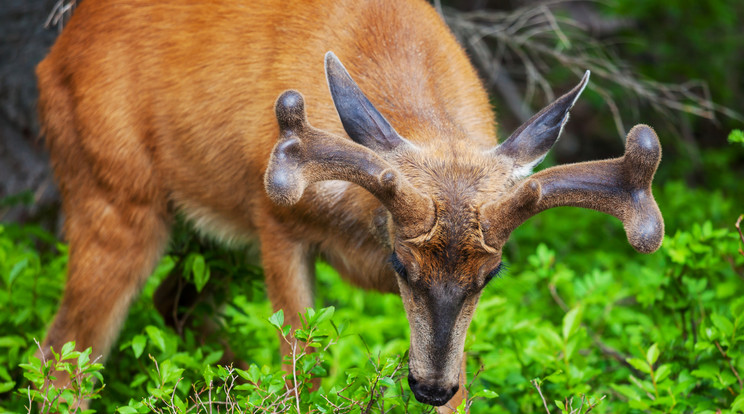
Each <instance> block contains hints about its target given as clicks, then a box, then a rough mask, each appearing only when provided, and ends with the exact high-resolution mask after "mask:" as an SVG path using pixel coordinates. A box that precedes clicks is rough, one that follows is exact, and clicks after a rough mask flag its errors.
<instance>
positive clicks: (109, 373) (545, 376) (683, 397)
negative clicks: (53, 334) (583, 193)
mask: <svg viewBox="0 0 744 414" xmlns="http://www.w3.org/2000/svg"><path fill="white" fill-rule="evenodd" d="M85 1H92V0H85ZM67 4H69V3H66V2H57V1H55V0H5V1H4V2H3V6H2V8H0V309H2V311H1V312H0V412H27V411H36V410H38V409H39V407H40V406H39V405H37V403H40V404H42V405H41V407H43V408H42V410H46V411H50V410H52V411H53V410H57V409H60V410H62V411H65V410H67V409H70V406H69V405H68V403H64V402H63V400H66V401H67V402H69V403H73V402H74V401H76V400H77V399H79V398H81V397H85V396H91V395H92V396H94V397H96V398H95V399H94V400H93V403H92V405H91V407H92V409H95V410H96V411H98V412H115V411H116V412H121V413H133V412H184V411H186V410H191V411H199V412H208V411H209V410H210V408H214V409H215V410H216V407H220V412H222V411H228V412H243V411H251V412H276V411H281V410H285V411H286V412H297V411H301V412H388V411H392V412H426V411H427V410H429V409H430V408H429V407H427V406H423V405H421V404H418V403H417V402H415V400H414V399H413V397H412V396H411V394H410V391H409V389H408V385H407V381H406V380H405V378H406V367H405V359H406V358H405V356H406V352H407V347H408V325H407V321H406V320H405V318H404V317H403V316H402V315H403V310H402V305H401V303H400V299H399V298H397V297H395V296H392V295H382V294H378V293H374V292H362V291H360V290H358V289H355V288H352V287H350V286H348V285H347V284H346V283H345V282H343V281H341V280H340V279H339V277H338V276H337V275H336V274H335V272H334V271H333V270H332V269H330V268H329V267H328V266H327V265H325V264H323V263H321V262H319V263H318V264H317V270H318V272H317V273H318V280H317V301H316V311H314V312H310V313H309V314H308V315H307V326H305V327H302V329H303V332H302V334H303V335H305V336H306V337H307V344H309V345H311V346H312V347H314V348H319V351H318V352H315V353H313V354H311V355H304V354H302V353H300V354H298V356H297V359H298V366H300V367H301V370H300V371H301V372H300V374H301V375H300V376H299V377H298V378H299V379H298V383H297V385H298V386H299V392H298V393H297V394H296V395H295V394H294V392H289V391H288V389H287V388H286V387H285V383H284V381H283V380H282V379H281V373H280V372H279V371H280V369H281V364H280V358H279V355H278V352H277V350H278V340H277V335H276V328H275V327H273V326H272V325H276V324H278V323H279V320H280V315H273V316H272V312H271V307H270V305H269V303H268V302H267V300H266V294H265V289H264V288H263V284H262V273H261V269H260V266H258V265H257V263H258V262H257V261H256V260H255V257H253V256H254V255H253V254H252V253H250V252H248V251H244V250H237V251H236V250H232V251H228V250H225V249H223V248H220V247H219V246H215V245H212V244H211V243H210V242H209V241H205V240H201V239H199V238H197V237H195V236H194V235H193V234H191V233H190V232H189V230H188V226H186V225H182V226H181V229H179V231H178V232H177V236H176V237H175V238H174V240H173V242H172V244H171V247H170V249H169V253H168V255H167V256H166V257H165V259H164V260H163V261H162V263H161V264H160V266H159V267H158V269H157V271H156V272H155V274H154V275H153V277H152V278H151V279H150V281H149V282H148V284H147V285H146V286H145V288H144V291H143V294H142V295H141V297H140V299H139V300H138V301H137V302H136V303H135V304H134V305H133V307H132V310H131V312H130V315H129V318H128V319H127V323H126V326H125V328H124V330H123V331H122V334H121V336H120V338H119V341H118V343H117V344H116V345H115V347H114V351H113V353H112V357H111V358H110V359H109V360H108V361H107V363H106V366H105V368H101V366H100V365H99V364H97V363H96V361H88V360H87V357H86V354H85V353H82V354H81V353H76V352H74V351H72V350H71V349H70V348H68V349H65V350H58V351H60V354H59V358H58V359H61V360H64V362H67V363H70V362H72V363H71V364H69V365H67V368H69V369H70V370H72V371H73V372H78V373H80V375H78V378H79V388H77V389H68V390H64V391H60V390H55V389H50V388H49V387H48V386H47V385H48V383H45V379H48V377H49V368H48V366H47V367H46V368H45V367H44V366H43V364H42V363H41V362H40V361H35V360H34V359H33V358H32V355H33V354H34V352H35V351H36V343H35V341H36V340H39V341H41V340H42V338H43V336H44V329H45V327H46V324H47V323H48V322H49V321H50V320H51V318H52V316H53V315H54V312H55V311H56V309H57V306H58V301H59V298H60V296H61V291H62V287H63V283H64V272H65V265H66V246H65V245H64V242H63V234H61V223H62V220H63V218H62V217H61V216H60V213H59V199H58V193H57V190H56V187H55V184H54V182H53V179H52V177H51V174H50V170H49V167H48V163H47V156H46V154H45V152H44V146H43V138H41V137H39V125H38V120H37V118H36V112H35V100H36V86H35V79H34V76H33V68H34V67H35V65H36V64H37V63H38V62H39V61H40V60H41V59H42V58H43V56H44V55H45V53H46V52H47V50H48V48H49V46H50V45H51V44H52V43H53V41H54V38H55V37H56V35H57V33H58V31H59V29H60V28H61V26H62V24H63V23H64V21H65V19H66V18H67V17H68V16H69V12H70V11H72V8H69V9H67V8H65V6H66V5H67ZM434 5H435V7H437V8H438V9H439V10H440V12H441V13H442V14H443V16H444V17H445V20H446V21H447V23H448V24H449V25H450V27H451V28H452V29H453V31H454V32H455V33H456V35H457V36H458V38H459V39H460V42H461V43H462V44H463V46H464V47H465V48H466V49H467V50H468V53H469V54H470V56H471V59H472V60H473V62H474V64H475V65H476V67H477V68H478V69H479V71H480V74H481V77H482V78H483V79H484V83H485V84H486V85H487V87H488V88H489V90H490V92H491V95H492V97H493V104H494V107H495V108H496V112H497V119H498V122H499V128H500V131H501V136H502V137H505V136H508V135H509V134H510V133H511V131H513V130H514V129H515V128H516V127H517V126H518V125H519V124H520V123H521V122H523V121H524V120H526V119H527V118H528V117H529V116H530V115H531V114H532V113H533V112H534V111H535V110H537V109H539V108H541V107H542V106H543V105H544V104H546V103H547V102H548V101H549V100H550V99H551V98H552V97H553V96H552V94H560V93H562V92H563V91H565V90H567V89H569V88H570V87H571V86H573V84H574V83H575V82H576V80H577V79H578V75H579V74H580V73H582V72H583V71H584V70H586V69H591V70H592V79H591V83H590V86H589V87H588V89H587V91H586V92H585V93H584V95H583V96H582V98H581V99H580V101H579V102H578V103H577V105H576V107H575V108H574V109H573V111H572V114H571V120H570V122H569V123H568V125H567V127H566V129H565V131H564V133H563V135H562V137H561V140H560V141H559V142H558V144H557V145H556V147H555V148H554V150H553V151H552V152H551V155H550V156H549V158H548V160H547V161H546V162H545V163H543V165H542V166H541V167H545V166H550V165H555V164H563V163H568V162H576V161H586V160H593V159H601V158H609V157H615V156H618V155H620V154H622V151H623V139H624V136H625V132H627V131H628V130H629V129H630V128H631V127H632V126H633V125H634V124H636V123H645V124H649V125H651V126H653V127H654V128H655V129H656V131H657V133H658V135H659V137H660V139H661V142H662V147H663V151H664V156H663V159H662V163H661V165H660V167H659V171H658V173H657V175H656V178H655V181H654V183H655V186H654V194H655V196H656V198H657V201H658V203H659V206H660V208H661V210H662V212H663V215H664V218H665V224H666V239H665V241H664V245H663V246H662V248H661V249H660V250H659V251H658V252H656V253H654V254H651V255H640V254H638V253H636V252H635V251H633V249H632V248H631V247H630V246H629V245H628V244H627V241H626V239H625V235H624V232H623V229H622V226H621V224H620V223H619V222H618V221H617V220H615V219H612V218H610V217H607V216H605V215H602V214H600V213H595V212H590V211H586V210H579V209H573V208H559V209H554V210H551V211H548V212H545V213H543V214H541V215H539V216H537V217H535V218H533V219H531V220H529V221H528V222H527V223H525V224H524V225H523V226H522V227H520V228H519V229H518V230H517V231H516V232H515V233H514V235H513V237H512V240H511V241H510V243H509V244H508V245H507V246H506V248H505V251H504V253H505V258H506V260H507V261H508V262H509V264H510V266H509V272H508V274H507V275H506V276H504V277H503V278H501V279H499V280H497V281H495V282H494V283H492V284H491V286H490V287H489V288H488V289H487V291H486V292H485V293H484V296H483V298H482V299H481V303H480V305H479V308H478V311H477V313H476V316H475V319H474V321H473V324H472V326H471V328H470V331H469V334H468V340H467V342H466V346H465V347H466V351H467V353H468V373H469V378H471V383H470V384H469V386H468V390H469V392H470V393H469V396H470V399H469V400H468V401H467V404H468V407H469V408H470V410H471V412H489V413H490V412H512V413H529V412H579V413H585V412H588V411H589V410H591V411H592V412H606V413H626V412H628V413H630V412H670V413H677V412H696V413H698V412H701V413H704V412H710V413H717V412H721V413H737V412H742V411H744V397H743V396H742V395H744V394H742V389H743V387H744V384H743V383H742V375H744V329H742V327H743V326H744V252H742V243H743V241H742V239H744V237H742V236H741V233H740V232H739V231H737V228H736V226H735V223H736V222H737V218H738V217H739V215H740V214H742V213H744V133H742V132H741V130H742V129H744V115H743V113H744V108H743V107H742V103H743V102H744V34H742V29H743V26H742V22H744V2H741V1H739V0H710V1H696V0H666V1H662V0H655V1H634V0H607V1H592V2H584V1H551V2H535V1H488V0H470V1H442V2H435V4H434ZM45 26H46V27H45ZM164 281H167V282H168V283H182V284H183V285H182V286H183V292H189V291H190V292H194V293H195V292H197V291H198V292H202V294H200V295H196V296H197V297H198V298H202V297H209V298H211V299H205V300H196V301H194V302H192V303H191V304H190V305H189V306H188V307H187V308H185V309H182V310H181V312H180V313H178V314H177V315H176V316H175V317H173V315H169V314H168V312H163V313H164V314H165V317H163V316H162V315H161V312H159V311H158V310H157V309H156V308H155V306H154V304H153V300H152V297H153V295H156V294H157V291H158V287H159V286H160V285H161V284H162V283H163V282H164ZM179 281H180V282H179ZM207 293H208V294H207ZM185 294H186V293H184V295H185ZM215 304H218V305H215ZM205 321H206V322H205ZM205 324H207V325H208V326H209V327H210V329H209V330H210V332H211V337H210V338H204V337H203V336H202V332H203V331H204V329H203V327H204V325H205ZM296 328H297V327H296ZM224 345H227V346H228V348H229V349H230V350H231V351H232V352H233V353H234V354H235V357H236V358H237V359H239V360H242V361H245V365H241V367H242V368H244V369H240V368H237V367H234V368H230V367H229V366H228V367H227V368H226V367H225V366H220V365H217V363H218V362H219V361H220V359H222V358H223V357H224V356H225V352H224V349H225V346H224ZM46 362H47V365H48V364H53V363H55V361H46ZM78 363H79V364H78ZM78 365H79V368H78ZM63 367H64V366H63ZM311 376H320V377H322V386H321V388H320V390H316V391H313V392H310V390H309V389H308V387H307V386H305V384H306V383H305V382H304V381H305V380H307V379H308V378H309V377H311ZM93 378H98V380H97V381H93ZM31 383H36V384H37V388H36V390H34V388H33V387H30V385H31ZM104 385H105V386H104ZM101 388H103V389H102V390H101ZM208 395H209V398H207V396H208ZM61 397H64V398H61ZM31 400H33V402H30V401H31ZM208 401H217V402H211V403H210V402H208ZM246 407H249V408H246ZM462 408H464V407H461V409H462ZM230 410H232V411H230ZM262 410H263V411H262ZM73 411H74V409H73Z"/></svg>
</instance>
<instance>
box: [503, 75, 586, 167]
mask: <svg viewBox="0 0 744 414" xmlns="http://www.w3.org/2000/svg"><path fill="white" fill-rule="evenodd" d="M588 82H589V71H586V73H584V77H583V78H581V82H579V84H578V85H576V86H575V87H574V88H573V89H571V91H569V92H568V93H566V94H565V95H563V96H561V97H560V98H558V99H556V100H555V101H554V102H553V103H551V104H550V105H548V106H547V107H545V108H543V110H542V111H540V112H538V113H537V114H535V115H534V116H533V117H532V118H530V119H529V120H528V121H527V122H525V123H524V124H523V125H522V126H520V127H519V128H518V129H517V130H516V131H514V133H513V134H511V136H510V137H509V138H508V139H507V140H506V141H504V142H503V143H502V144H501V145H499V146H498V147H496V148H494V150H493V152H494V153H495V154H498V155H506V156H508V157H509V158H512V159H513V160H514V161H515V164H516V166H517V170H516V172H515V175H517V176H520V177H525V176H527V175H529V174H531V173H532V168H534V167H535V166H536V165H537V164H539V163H540V162H542V160H543V159H544V158H545V156H546V155H547V154H548V151H550V149H551V148H552V147H553V144H555V142H556V141H558V137H559V136H560V135H561V131H563V126H564V125H565V124H566V122H568V113H569V111H570V110H571V108H572V107H573V105H574V103H576V100H577V99H578V98H579V95H581V92H583V91H584V88H585V87H586V85H587V83H588Z"/></svg>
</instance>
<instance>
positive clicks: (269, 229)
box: [260, 225, 315, 380]
mask: <svg viewBox="0 0 744 414" xmlns="http://www.w3.org/2000/svg"><path fill="white" fill-rule="evenodd" d="M288 234H290V233H289V232H288V231H286V230H285V229H282V228H281V226H278V225H276V226H274V225H267V226H266V227H265V228H264V229H262V231H261V232H260V238H261V261H262V264H263V268H264V274H265V277H266V290H267V292H268V295H269V300H270V301H271V305H272V307H273V309H274V312H277V311H279V310H280V309H281V310H284V324H285V325H291V326H292V329H297V328H299V327H301V326H302V324H301V322H300V316H299V315H300V314H304V312H305V308H310V307H313V300H314V294H313V291H314V286H313V285H314V281H315V268H314V260H313V259H314V256H313V255H312V254H311V252H310V251H309V249H308V246H307V245H305V244H303V243H300V242H297V241H295V240H293V239H291V238H290V237H287V235H288ZM279 340H280V349H281V353H282V355H283V356H290V357H291V356H293V354H294V355H297V354H299V353H300V352H302V351H303V349H302V344H301V343H298V342H297V341H296V340H294V339H293V336H291V335H290V337H288V338H287V340H285V339H284V338H282V337H281V336H280V338H279ZM306 352H310V350H309V349H308V350H306ZM285 370H286V371H287V372H288V373H291V372H293V369H292V366H291V365H286V366H285ZM288 380H289V378H288Z"/></svg>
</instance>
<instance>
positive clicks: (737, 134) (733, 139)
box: [728, 129, 744, 144]
mask: <svg viewBox="0 0 744 414" xmlns="http://www.w3.org/2000/svg"><path fill="white" fill-rule="evenodd" d="M728 142H730V143H732V144H733V143H739V144H744V132H743V131H742V130H740V129H735V130H733V131H731V133H729V136H728Z"/></svg>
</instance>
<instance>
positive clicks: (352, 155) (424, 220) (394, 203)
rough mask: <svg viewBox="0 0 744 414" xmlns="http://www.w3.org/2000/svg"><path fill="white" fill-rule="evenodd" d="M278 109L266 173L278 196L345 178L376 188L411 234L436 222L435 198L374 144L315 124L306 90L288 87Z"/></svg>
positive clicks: (289, 197)
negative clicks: (307, 108)
mask: <svg viewBox="0 0 744 414" xmlns="http://www.w3.org/2000/svg"><path fill="white" fill-rule="evenodd" d="M275 112H276V118H277V121H278V123H279V131H280V134H279V142H278V143H277V144H276V145H275V146H274V150H273V151H272V154H271V158H270V160H269V166H268V168H267V170H266V175H265V176H264V185H265V187H266V192H267V193H268V195H269V198H271V200H272V201H274V202H275V203H277V204H280V205H285V206H289V205H293V204H295V203H297V202H298V201H299V200H300V198H301V197H302V194H303V193H304V192H305V188H307V186H308V185H310V184H312V183H314V182H318V181H326V180H344V181H349V182H352V183H354V184H357V185H359V186H361V187H363V188H365V189H366V190H367V191H369V192H370V193H372V195H374V196H375V197H376V198H377V199H378V200H380V202H381V203H382V204H383V205H385V207H386V208H387V209H388V210H389V211H390V213H391V215H392V216H393V220H395V221H396V223H397V224H398V225H400V226H401V228H404V229H408V231H407V232H410V233H411V237H415V236H418V235H420V234H422V233H425V232H426V231H428V230H429V229H430V228H431V226H433V224H434V223H433V202H432V201H431V200H430V199H427V198H426V197H424V196H423V195H421V194H420V193H419V192H418V191H416V190H415V189H414V188H413V186H411V184H410V183H409V182H408V181H407V180H406V179H405V178H404V177H403V176H401V174H400V173H399V172H398V171H397V170H396V169H395V168H394V167H393V166H391V165H390V164H389V163H388V162H387V161H385V160H384V159H382V158H381V157H380V156H379V155H377V154H376V153H375V152H373V151H372V150H370V149H369V148H366V147H364V146H362V145H359V144H357V143H355V142H353V141H351V140H348V139H344V138H341V137H339V136H337V135H333V134H330V133H327V132H325V131H322V130H319V129H316V128H314V127H312V126H311V125H310V124H309V123H308V121H307V117H306V114H305V102H304V98H303V97H302V94H300V93H299V92H297V91H294V90H288V91H285V92H284V93H282V94H281V95H280V96H279V98H278V99H277V101H276V105H275ZM414 233H415V234H414Z"/></svg>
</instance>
